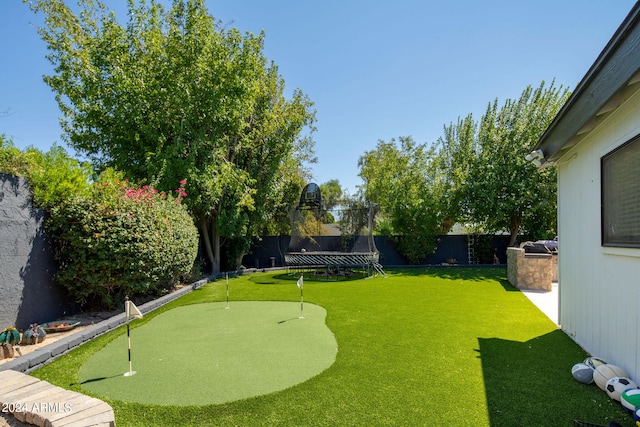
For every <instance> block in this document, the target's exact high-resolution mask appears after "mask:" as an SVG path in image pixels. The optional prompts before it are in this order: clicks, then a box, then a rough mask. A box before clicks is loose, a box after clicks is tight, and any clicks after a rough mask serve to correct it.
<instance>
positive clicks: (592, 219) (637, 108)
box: [557, 92, 640, 380]
mask: <svg viewBox="0 0 640 427" xmlns="http://www.w3.org/2000/svg"><path fill="white" fill-rule="evenodd" d="M601 120H602V121H601V123H599V125H598V126H597V127H596V128H595V129H594V130H592V131H591V132H590V133H589V134H588V135H586V137H585V138H584V139H583V140H582V141H581V142H580V143H579V144H577V145H576V146H575V147H574V148H573V149H572V150H570V151H569V152H568V153H567V154H565V155H564V156H563V157H562V158H561V159H560V160H559V161H558V162H557V165H558V232H559V240H560V252H559V254H560V255H559V284H560V286H559V292H560V304H559V307H560V310H559V311H560V324H561V325H562V329H563V330H564V331H565V332H566V333H567V334H568V335H569V336H571V337H572V338H573V339H574V340H575V341H576V342H577V343H578V344H580V345H581V346H582V347H583V348H584V349H585V350H586V351H588V352H589V353H591V354H592V355H596V356H600V357H603V358H604V359H605V360H607V361H608V362H609V363H614V364H616V365H619V366H620V367H622V368H624V369H625V370H626V371H627V372H628V373H629V375H630V376H631V377H632V378H633V379H634V380H640V338H639V332H640V315H639V314H638V312H639V310H640V249H628V248H627V249H623V248H605V247H602V246H601V234H600V230H601V224H600V216H601V213H600V209H601V207H600V200H601V196H600V191H601V187H600V182H601V181H600V158H601V157H602V156H603V155H605V154H607V153H608V152H610V151H611V150H613V149H614V148H616V147H618V146H619V145H621V144H623V143H625V142H626V141H628V140H629V139H631V138H632V137H634V136H636V135H637V134H640V92H636V93H635V94H634V95H633V96H632V97H630V98H628V99H627V101H626V102H625V103H624V104H623V105H621V106H620V107H619V108H618V109H617V110H615V111H614V112H613V113H610V115H609V116H607V117H605V118H604V119H601ZM638 174H639V177H640V165H638ZM639 179H640V178H639Z"/></svg>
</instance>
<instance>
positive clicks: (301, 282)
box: [298, 276, 304, 289]
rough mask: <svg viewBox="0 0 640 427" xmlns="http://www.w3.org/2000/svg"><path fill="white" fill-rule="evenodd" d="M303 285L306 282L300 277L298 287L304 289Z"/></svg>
mask: <svg viewBox="0 0 640 427" xmlns="http://www.w3.org/2000/svg"><path fill="white" fill-rule="evenodd" d="M302 285H304V280H303V279H302V276H300V278H299V279H298V287H299V288H300V289H302Z"/></svg>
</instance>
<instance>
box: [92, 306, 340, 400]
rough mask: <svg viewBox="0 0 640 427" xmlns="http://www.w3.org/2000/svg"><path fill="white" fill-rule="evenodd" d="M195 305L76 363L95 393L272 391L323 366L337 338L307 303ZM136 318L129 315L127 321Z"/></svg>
mask: <svg viewBox="0 0 640 427" xmlns="http://www.w3.org/2000/svg"><path fill="white" fill-rule="evenodd" d="M225 307H226V303H206V304H193V305H187V306H182V307H178V308H175V309H172V310H169V311H167V312H165V313H162V314H160V315H158V316H157V317H155V318H154V319H152V320H151V321H149V323H147V324H145V325H143V326H141V327H139V328H133V329H131V359H132V366H133V371H136V374H135V375H133V376H127V377H125V376H124V375H123V374H124V373H125V372H128V371H129V362H128V357H127V336H126V334H124V335H122V336H120V337H118V338H116V339H114V340H113V341H111V342H110V343H109V344H107V345H106V346H105V347H104V348H103V349H101V350H100V351H98V352H97V353H95V354H94V355H93V356H91V358H89V360H87V361H86V362H85V363H84V365H82V367H81V368H80V372H79V379H80V382H81V384H82V387H83V388H85V389H86V390H88V391H90V392H92V393H95V394H96V395H98V396H102V397H106V398H110V399H116V400H122V401H129V402H139V403H145V404H159V405H207V404H218V403H224V402H230V401H234V400H239V399H244V398H248V397H251V396H257V395H262V394H267V393H271V392H274V391H278V390H283V389H285V388H288V387H291V386H293V385H295V384H298V383H301V382H303V381H305V380H307V379H309V378H311V377H314V376H316V375H318V374H319V373H320V372H322V371H324V370H325V369H327V368H329V367H330V366H331V365H332V364H333V362H334V361H335V358H336V353H337V348H338V346H337V343H336V339H335V337H334V336H333V333H332V332H331V331H330V330H329V328H328V327H327V326H326V324H325V318H326V314H327V313H326V311H325V309H324V308H322V307H319V306H317V305H313V304H305V305H304V319H299V318H298V317H299V315H300V303H294V302H256V301H237V302H236V301H234V302H232V303H231V304H230V309H226V308H225ZM133 322H134V323H135V322H136V321H135V320H134V321H133Z"/></svg>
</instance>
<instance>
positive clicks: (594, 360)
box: [583, 356, 607, 369]
mask: <svg viewBox="0 0 640 427" xmlns="http://www.w3.org/2000/svg"><path fill="white" fill-rule="evenodd" d="M583 363H584V364H585V365H589V366H591V368H592V369H596V368H597V367H598V366H600V365H606V364H607V362H605V361H604V360H603V359H600V358H599V357H595V356H590V357H587V358H586V359H584V362H583Z"/></svg>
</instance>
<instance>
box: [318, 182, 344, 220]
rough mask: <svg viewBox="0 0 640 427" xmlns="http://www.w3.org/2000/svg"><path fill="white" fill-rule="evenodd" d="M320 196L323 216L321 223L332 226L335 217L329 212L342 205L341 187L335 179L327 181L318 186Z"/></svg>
mask: <svg viewBox="0 0 640 427" xmlns="http://www.w3.org/2000/svg"><path fill="white" fill-rule="evenodd" d="M320 194H322V203H323V205H324V206H323V214H322V222H323V223H325V224H333V223H334V222H335V221H336V218H335V215H334V214H333V213H332V212H331V211H332V210H333V209H335V208H337V207H338V206H340V205H341V203H342V187H341V186H340V181H338V180H337V179H332V180H329V181H327V182H325V183H323V184H320Z"/></svg>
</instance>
